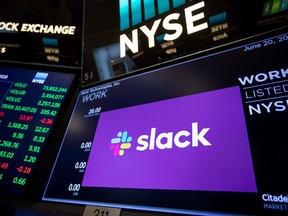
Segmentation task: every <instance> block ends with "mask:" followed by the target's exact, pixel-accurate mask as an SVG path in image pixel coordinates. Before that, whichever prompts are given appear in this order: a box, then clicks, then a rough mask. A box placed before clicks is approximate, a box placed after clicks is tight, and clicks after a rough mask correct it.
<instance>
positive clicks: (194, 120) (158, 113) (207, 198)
mask: <svg viewBox="0 0 288 216" xmlns="http://www.w3.org/2000/svg"><path fill="white" fill-rule="evenodd" d="M287 48H288V31H287V28H283V29H278V30H275V31H270V32H268V33H265V34H260V35H257V36H253V37H250V38H247V39H245V40H244V39H243V40H241V41H237V42H233V43H230V44H226V45H225V46H224V45H223V46H220V47H218V48H215V49H212V50H209V51H207V52H202V53H200V54H197V55H191V56H188V57H185V58H182V59H178V60H175V61H171V62H169V63H167V64H165V65H164V64H163V65H161V66H157V67H154V68H153V69H149V70H143V71H138V72H135V73H130V74H128V75H124V76H120V77H118V78H114V79H111V80H109V81H103V82H101V83H98V84H97V85H93V86H91V87H90V88H85V89H83V90H82V91H80V93H79V95H78V99H77V102H76V105H75V108H74V111H73V115H72V117H71V119H70V123H69V126H68V128H67V131H66V134H65V136H64V139H63V142H62V145H61V149H60V151H59V154H58V156H57V160H56V162H55V165H54V168H53V172H52V174H51V176H50V179H49V183H48V185H47V188H46V190H45V193H44V196H43V200H44V201H53V202H64V203H74V204H92V205H101V206H109V207H119V208H124V209H137V210H148V211H160V212H169V213H180V214H195V215H207V214H209V215H210V214H211V215H213V214H215V215H216V214H219V213H221V214H225V213H226V214H229V215H231V214H249V215H251V214H252V215H264V214H271V215H275V214H276V215H281V214H284V215H285V214H287V210H288V207H287V206H288V204H287V202H288V196H287V195H288V187H287V181H288V179H287V175H286V173H285V170H286V168H287V166H288V159H287V153H288V152H287V151H288V149H287V145H286V142H285V140H286V139H287V138H286V131H287V127H286V126H285V125H286V119H287V117H288V115H287V105H288V103H287V92H288V79H287V76H288V65H287V57H286V56H287V55H286V52H287Z"/></svg>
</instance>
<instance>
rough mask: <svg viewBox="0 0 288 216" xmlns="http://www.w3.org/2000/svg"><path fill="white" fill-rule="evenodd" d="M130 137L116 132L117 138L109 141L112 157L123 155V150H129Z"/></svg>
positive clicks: (124, 133)
mask: <svg viewBox="0 0 288 216" xmlns="http://www.w3.org/2000/svg"><path fill="white" fill-rule="evenodd" d="M131 141H132V137H130V136H128V132H127V131H124V132H118V133H117V137H116V138H113V139H112V140H111V145H110V150H113V154H114V156H117V155H120V156H123V155H124V153H125V152H124V150H126V149H130V148H131Z"/></svg>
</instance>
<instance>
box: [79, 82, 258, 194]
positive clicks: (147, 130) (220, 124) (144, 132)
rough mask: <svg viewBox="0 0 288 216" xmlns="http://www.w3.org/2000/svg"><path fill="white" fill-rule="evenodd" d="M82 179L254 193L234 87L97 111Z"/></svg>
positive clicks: (89, 182)
mask: <svg viewBox="0 0 288 216" xmlns="http://www.w3.org/2000/svg"><path fill="white" fill-rule="evenodd" d="M82 186H89V187H109V188H140V189H171V190H206V191H229V192H236V191H237V192H257V188H256V182H255V176H254V172H253V165H252V160H251V155H250V148H249V142H248V136H247V131H246V124H245V119H244V113H243V105H242V101H241V95H240V89H239V87H230V88H226V89H221V90H215V91H210V92H205V93H200V94H195V95H190V96H184V97H179V98H175V99H168V100H164V101H159V102H154V103H148V104H144V105H138V106H134V107H129V108H123V109H118V110H113V111H108V112H103V113H101V115H100V119H99V123H98V126H97V129H96V133H95V137H94V141H93V147H92V149H91V153H90V156H89V160H88V163H87V168H86V171H85V175H84V179H83V182H82Z"/></svg>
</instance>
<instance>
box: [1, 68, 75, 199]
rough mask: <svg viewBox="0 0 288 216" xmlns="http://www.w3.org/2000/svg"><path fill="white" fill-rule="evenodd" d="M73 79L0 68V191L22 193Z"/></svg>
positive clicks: (43, 71) (28, 70)
mask: <svg viewBox="0 0 288 216" xmlns="http://www.w3.org/2000/svg"><path fill="white" fill-rule="evenodd" d="M74 79H75V75H74V74H68V73H58V72H50V71H46V70H32V69H20V68H10V67H1V68H0V195H6V196H7V195H8V196H11V197H19V196H22V195H23V193H24V191H25V189H26V188H27V185H28V183H29V178H30V176H31V175H32V173H33V171H34V169H35V166H36V164H37V162H38V159H39V157H40V155H41V152H42V150H43V148H45V144H46V142H47V139H48V136H49V134H50V132H51V130H52V127H53V125H54V123H55V121H56V118H57V117H58V113H59V111H60V108H61V106H62V104H63V102H64V100H65V98H66V96H67V94H68V91H69V89H70V87H71V84H72V82H73V80H74Z"/></svg>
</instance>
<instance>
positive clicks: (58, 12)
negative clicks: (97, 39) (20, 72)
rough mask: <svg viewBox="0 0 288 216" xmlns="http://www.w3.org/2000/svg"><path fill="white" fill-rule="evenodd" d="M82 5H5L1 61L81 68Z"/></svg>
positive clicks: (67, 0) (45, 0) (32, 1)
mask: <svg viewBox="0 0 288 216" xmlns="http://www.w3.org/2000/svg"><path fill="white" fill-rule="evenodd" d="M83 5H84V1H83V0H76V1H71V0H56V1H55V0H42V1H41V2H40V1H37V0H19V1H11V2H5V3H3V6H2V7H1V8H0V14H1V19H0V60H1V61H5V62H21V63H31V62H33V63H37V64H42V65H47V64H48V65H51V64H53V65H58V66H65V67H77V68H80V67H81V65H82V23H83ZM71 44H73V45H72V46H71Z"/></svg>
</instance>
